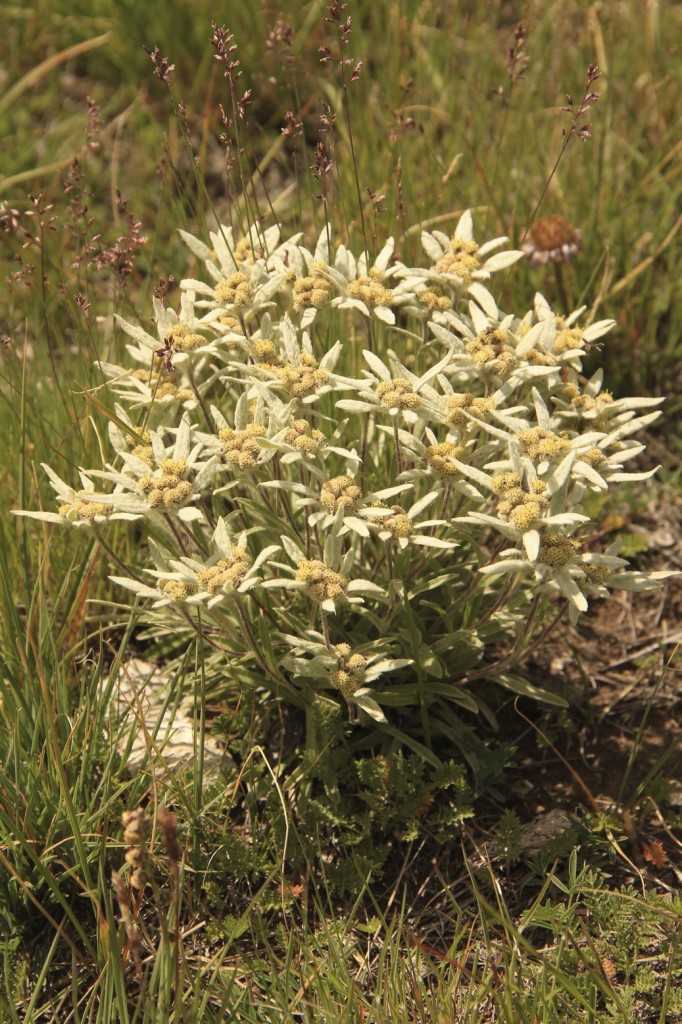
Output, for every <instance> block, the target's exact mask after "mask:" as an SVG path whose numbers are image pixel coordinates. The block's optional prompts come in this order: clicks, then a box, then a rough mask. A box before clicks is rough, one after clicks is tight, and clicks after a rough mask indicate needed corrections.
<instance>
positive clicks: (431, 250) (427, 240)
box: [421, 231, 443, 263]
mask: <svg viewBox="0 0 682 1024" xmlns="http://www.w3.org/2000/svg"><path fill="white" fill-rule="evenodd" d="M421 243H422V249H423V250H424V252H425V253H426V255H427V256H428V257H429V259H431V260H433V262H434V263H437V262H438V260H439V259H440V258H441V256H442V255H443V248H442V246H441V245H439V244H438V242H437V241H436V240H435V238H434V237H433V235H430V234H429V233H428V231H422V235H421Z"/></svg>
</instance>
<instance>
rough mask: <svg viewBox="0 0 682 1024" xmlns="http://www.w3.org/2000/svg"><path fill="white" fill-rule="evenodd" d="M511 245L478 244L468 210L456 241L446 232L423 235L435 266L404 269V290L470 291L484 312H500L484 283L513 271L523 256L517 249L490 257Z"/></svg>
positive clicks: (501, 240)
mask: <svg viewBox="0 0 682 1024" xmlns="http://www.w3.org/2000/svg"><path fill="white" fill-rule="evenodd" d="M507 241H509V239H508V238H506V237H504V236H503V237H500V238H494V239H492V241H490V242H486V243H485V244H484V245H481V246H479V245H478V244H477V242H476V241H475V240H474V227H473V218H472V216H471V211H470V210H466V211H465V212H464V213H463V214H462V216H461V217H460V219H459V221H458V223H457V227H456V228H455V233H454V235H452V237H448V235H446V234H444V233H443V232H442V231H434V232H429V231H423V232H422V236H421V242H422V247H423V249H424V251H425V252H426V254H427V256H429V257H430V258H431V259H432V260H433V266H431V267H430V268H428V269H421V268H407V267H405V268H401V270H400V276H401V278H402V281H403V284H404V286H405V287H406V288H410V289H413V290H415V291H416V290H417V289H419V287H420V285H421V288H422V289H423V288H425V287H426V288H434V286H435V287H436V288H437V289H440V290H441V291H442V293H443V294H447V293H448V292H450V293H455V295H459V294H460V293H461V292H463V291H468V292H469V294H470V295H471V296H472V297H473V298H474V299H475V300H476V302H478V304H479V305H480V306H481V308H482V309H484V310H485V311H486V312H488V311H489V310H490V309H495V308H496V306H495V300H494V299H493V297H492V295H491V294H490V292H489V291H488V290H487V288H485V287H484V286H483V285H482V284H481V281H487V280H488V279H489V278H490V275H491V274H493V273H495V272H497V271H499V270H505V269H506V268H507V267H511V266H512V264H514V263H516V262H517V260H519V259H521V257H522V255H523V253H522V252H521V251H520V250H516V249H508V250H506V251H504V252H498V253H494V255H490V254H491V253H493V252H494V250H495V249H499V248H500V246H502V245H504V244H505V242H507Z"/></svg>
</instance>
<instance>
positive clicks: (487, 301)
mask: <svg viewBox="0 0 682 1024" xmlns="http://www.w3.org/2000/svg"><path fill="white" fill-rule="evenodd" d="M487 269H488V265H487V264H486V270H487ZM468 290H469V295H472V296H473V297H474V298H475V299H476V302H477V303H478V304H479V306H480V307H481V309H482V310H483V312H484V313H485V314H486V316H489V317H490V319H491V320H497V317H498V309H497V303H496V302H495V299H494V298H493V297H492V295H491V294H490V292H489V291H488V289H487V288H485V287H484V286H483V285H482V284H480V282H478V281H472V283H471V284H470V285H469V289H468Z"/></svg>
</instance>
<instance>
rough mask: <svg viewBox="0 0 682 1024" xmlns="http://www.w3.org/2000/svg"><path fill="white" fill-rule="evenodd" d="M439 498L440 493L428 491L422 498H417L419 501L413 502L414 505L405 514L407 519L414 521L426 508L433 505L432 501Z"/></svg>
mask: <svg viewBox="0 0 682 1024" xmlns="http://www.w3.org/2000/svg"><path fill="white" fill-rule="evenodd" d="M440 496H441V492H440V491H429V492H428V494H425V495H424V496H423V497H421V498H419V500H418V501H415V503H414V505H413V506H412V508H411V509H410V510H409V512H408V513H407V514H408V516H409V518H410V519H416V518H417V516H419V515H421V513H422V512H424V511H425V510H426V509H427V508H429V507H430V506H431V505H433V503H434V501H437V500H438V498H440Z"/></svg>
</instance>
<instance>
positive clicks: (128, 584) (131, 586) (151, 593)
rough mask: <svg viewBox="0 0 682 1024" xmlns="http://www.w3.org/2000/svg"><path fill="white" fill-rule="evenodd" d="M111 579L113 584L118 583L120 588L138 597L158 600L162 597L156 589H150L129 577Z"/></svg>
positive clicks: (112, 577)
mask: <svg viewBox="0 0 682 1024" xmlns="http://www.w3.org/2000/svg"><path fill="white" fill-rule="evenodd" d="M109 579H110V580H111V582H112V583H118V585H119V586H120V587H125V588H126V590H132V592H133V593H134V594H136V595H137V596H138V597H147V598H149V597H151V598H153V599H154V600H156V599H157V598H159V597H160V596H161V594H160V592H159V591H158V590H157V589H156V588H155V587H148V586H147V585H146V584H145V583H140V582H139V581H138V580H132V579H129V577H127V576H110V577H109Z"/></svg>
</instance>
